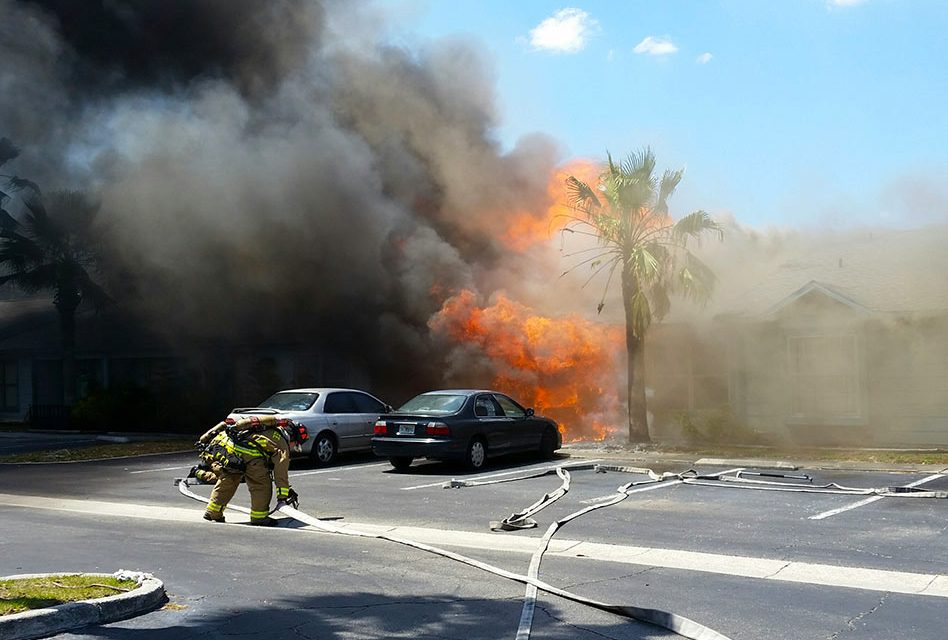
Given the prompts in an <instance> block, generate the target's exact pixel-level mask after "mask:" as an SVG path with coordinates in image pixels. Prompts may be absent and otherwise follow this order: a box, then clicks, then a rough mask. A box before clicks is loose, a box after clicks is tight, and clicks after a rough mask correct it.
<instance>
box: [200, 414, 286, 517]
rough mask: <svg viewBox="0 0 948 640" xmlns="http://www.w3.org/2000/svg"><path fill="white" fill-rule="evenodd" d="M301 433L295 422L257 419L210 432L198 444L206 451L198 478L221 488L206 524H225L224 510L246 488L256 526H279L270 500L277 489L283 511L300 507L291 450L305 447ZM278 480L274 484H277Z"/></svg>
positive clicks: (214, 493) (207, 513)
mask: <svg viewBox="0 0 948 640" xmlns="http://www.w3.org/2000/svg"><path fill="white" fill-rule="evenodd" d="M300 432H301V430H300V429H299V428H297V427H296V425H293V423H292V422H291V421H289V420H285V419H278V418H277V417H276V416H259V417H258V416H252V417H249V418H241V419H240V420H237V421H236V422H234V421H224V422H220V423H218V424H216V425H215V426H213V427H212V428H211V429H209V430H208V431H207V432H206V433H205V434H204V435H202V436H201V438H200V439H199V440H198V442H197V443H196V444H198V445H199V446H200V447H201V448H202V449H203V451H202V453H201V458H202V460H203V463H202V464H201V465H200V466H199V467H196V468H195V469H193V470H192V475H193V476H194V477H197V478H198V479H199V480H201V481H204V482H211V481H213V482H215V484H214V489H213V490H212V491H211V498H210V502H209V503H208V505H207V510H206V511H205V512H204V519H205V520H210V521H212V522H224V508H225V507H226V506H227V503H228V502H230V500H231V498H233V497H234V493H236V491H237V487H238V486H239V485H240V482H241V481H242V480H243V481H246V483H247V489H248V490H249V491H250V524H252V525H257V526H267V527H270V526H273V525H275V524H276V520H274V519H273V518H271V517H270V499H271V498H272V496H273V484H276V487H277V507H278V508H279V507H280V506H282V504H294V505H295V504H298V500H299V498H298V496H297V494H296V492H295V491H293V489H291V488H290V480H289V468H290V448H291V447H293V448H297V449H298V447H299V434H300ZM271 478H272V480H271Z"/></svg>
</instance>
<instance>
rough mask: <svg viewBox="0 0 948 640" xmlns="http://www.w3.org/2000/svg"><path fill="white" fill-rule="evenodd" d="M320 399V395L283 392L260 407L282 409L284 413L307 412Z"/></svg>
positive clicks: (265, 401) (273, 396) (271, 397)
mask: <svg viewBox="0 0 948 640" xmlns="http://www.w3.org/2000/svg"><path fill="white" fill-rule="evenodd" d="M318 397H319V394H318V393H309V392H300V391H281V392H280V393H275V394H273V395H272V396H270V397H269V398H267V399H266V400H264V401H263V402H261V403H260V406H261V407H263V408H265V409H281V410H283V411H306V410H308V409H309V408H310V407H312V406H313V403H314V402H316V398H318Z"/></svg>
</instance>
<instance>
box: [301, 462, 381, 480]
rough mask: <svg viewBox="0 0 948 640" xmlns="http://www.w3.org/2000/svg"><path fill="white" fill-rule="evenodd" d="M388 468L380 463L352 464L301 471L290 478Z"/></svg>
mask: <svg viewBox="0 0 948 640" xmlns="http://www.w3.org/2000/svg"><path fill="white" fill-rule="evenodd" d="M387 466H389V465H388V463H387V462H380V463H378V464H353V465H350V466H348V467H332V468H329V469H319V470H318V471H301V472H300V473H291V474H290V477H291V478H299V477H300V476H313V475H316V474H317V473H335V472H337V471H352V470H354V469H371V468H372V467H387Z"/></svg>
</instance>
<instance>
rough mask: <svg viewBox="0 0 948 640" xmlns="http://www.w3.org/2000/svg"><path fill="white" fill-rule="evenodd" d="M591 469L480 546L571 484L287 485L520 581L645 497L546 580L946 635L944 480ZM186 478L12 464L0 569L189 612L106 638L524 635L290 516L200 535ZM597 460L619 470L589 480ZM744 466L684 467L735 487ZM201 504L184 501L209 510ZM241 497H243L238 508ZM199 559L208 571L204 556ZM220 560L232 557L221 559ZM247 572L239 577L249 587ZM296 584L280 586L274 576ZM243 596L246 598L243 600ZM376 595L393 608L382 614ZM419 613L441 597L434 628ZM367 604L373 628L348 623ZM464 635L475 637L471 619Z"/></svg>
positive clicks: (713, 616) (565, 633)
mask: <svg viewBox="0 0 948 640" xmlns="http://www.w3.org/2000/svg"><path fill="white" fill-rule="evenodd" d="M594 454H595V452H590V453H589V454H585V453H584V454H583V456H584V457H582V458H580V457H577V456H575V455H574V456H573V457H565V456H564V457H561V458H560V459H559V460H557V461H556V464H559V465H567V466H573V467H574V468H573V469H572V470H571V471H569V490H568V492H566V493H565V495H563V496H562V497H560V498H559V499H557V500H555V501H552V502H551V503H550V504H549V505H548V506H546V507H545V508H543V509H542V510H540V511H538V512H536V513H535V514H533V516H532V517H533V519H534V520H536V522H537V525H538V526H537V527H536V528H532V529H525V530H519V531H503V532H492V531H491V530H490V524H491V522H492V521H493V522H496V521H501V520H503V519H505V518H507V517H508V516H511V515H512V514H514V513H517V512H520V511H521V510H523V509H525V508H526V507H528V506H530V505H531V504H534V503H536V502H537V501H538V500H540V499H541V498H542V497H543V496H544V495H547V494H551V493H554V492H556V491H557V490H558V489H560V488H561V487H563V485H564V481H563V480H562V478H561V477H559V476H557V475H556V474H553V473H548V474H547V475H543V476H540V477H526V476H530V475H533V474H535V473H537V472H542V471H544V470H549V469H550V468H551V465H550V463H539V462H537V461H536V460H535V459H531V458H529V457H524V458H514V459H511V460H508V461H503V462H498V463H495V464H493V465H492V466H491V467H490V468H489V469H488V470H486V471H485V472H483V473H478V474H466V473H463V472H460V471H459V470H458V469H457V468H455V467H451V466H448V465H444V464H441V463H429V462H421V463H419V462H416V463H415V464H414V465H413V466H412V467H411V468H410V470H409V472H408V473H402V474H400V473H395V472H393V471H392V470H391V467H390V465H389V464H388V463H387V462H384V461H381V460H378V459H375V458H372V457H370V456H349V457H347V458H344V459H342V460H340V462H339V464H337V465H335V466H333V467H330V468H321V469H313V468H308V467H306V466H304V465H296V464H294V467H293V469H292V470H291V482H292V484H293V486H294V488H295V489H296V490H297V491H298V492H299V494H300V496H301V506H300V508H301V510H302V511H304V512H305V513H308V514H312V515H315V516H316V517H330V516H333V517H341V518H342V519H341V520H333V521H331V522H333V523H335V524H336V525H338V526H341V527H343V529H345V528H349V529H350V530H357V531H369V532H373V533H379V532H384V534H385V535H388V536H391V537H397V538H405V539H410V540H416V541H418V542H421V543H424V544H428V545H432V546H435V547H439V548H443V549H449V550H450V551H452V552H456V553H459V554H462V555H464V556H465V557H469V558H473V559H475V560H478V561H480V562H485V563H489V564H491V565H493V566H495V567H499V568H502V569H503V570H506V571H510V572H513V573H515V574H520V575H523V574H526V573H527V572H528V566H529V565H530V560H531V556H532V555H533V554H534V552H535V550H536V548H537V546H538V544H539V542H540V539H541V537H542V536H543V534H544V532H546V531H547V528H548V527H549V525H550V524H551V523H552V522H554V521H558V520H562V519H564V518H568V517H569V516H570V515H571V514H575V513H577V512H579V511H581V510H586V509H592V507H595V506H597V505H603V504H605V503H607V502H609V501H610V500H615V498H616V496H617V495H618V494H617V488H619V487H620V486H623V485H626V484H627V483H630V482H634V483H640V484H635V485H634V486H631V487H628V488H627V491H628V497H626V498H625V499H624V500H622V501H621V502H617V503H616V504H612V505H610V506H605V507H603V508H599V509H595V510H590V511H589V512H588V513H585V514H584V515H581V516H579V517H576V518H575V519H573V520H571V521H570V522H568V523H567V524H565V525H564V526H563V527H562V529H560V530H559V531H557V533H556V535H555V537H553V541H552V543H551V545H550V548H549V550H548V551H547V552H546V554H545V555H544V556H543V560H542V563H541V565H540V567H539V573H538V575H539V578H540V579H541V580H543V581H545V582H547V583H549V584H551V585H554V586H556V587H559V588H562V589H566V590H568V591H570V592H572V593H575V594H579V595H580V596H582V597H585V598H590V599H595V600H598V601H601V602H607V603H613V604H620V605H634V606H638V607H650V608H654V609H660V610H663V611H667V612H672V613H675V614H679V615H683V616H687V617H688V618H691V619H692V620H694V621H696V622H698V623H700V624H702V625H706V626H708V627H710V628H712V629H714V630H716V631H717V632H719V633H721V634H723V635H724V636H726V637H729V638H733V639H735V640H737V639H742V638H760V637H785V638H846V637H859V638H879V639H880V640H881V639H883V638H893V637H907V638H932V639H935V638H943V637H944V634H943V628H942V622H941V619H942V618H943V616H942V615H941V613H940V612H942V611H943V610H944V606H945V604H946V601H945V598H948V560H946V558H948V554H946V553H945V552H946V550H948V542H946V538H945V532H946V530H948V500H945V499H939V498H938V497H937V496H939V495H940V493H939V492H945V491H948V476H946V475H945V474H943V473H938V472H933V470H931V469H927V470H923V471H920V472H906V471H903V472H901V473H891V472H883V471H878V470H875V471H864V470H863V471H829V470H822V471H821V470H810V469H803V470H799V471H793V472H774V471H773V470H768V469H751V471H752V472H758V473H761V472H762V473H765V474H774V473H776V474H780V473H785V474H789V475H794V476H796V475H799V476H808V477H807V478H805V479H804V478H787V477H782V478H777V477H773V476H772V475H749V476H746V478H749V479H751V480H752V481H756V482H761V481H762V482H773V483H776V484H775V485H759V486H758V487H756V488H753V489H751V488H746V483H744V482H725V481H721V480H711V479H707V480H695V479H694V478H691V477H690V476H686V475H675V476H669V477H668V478H667V479H665V480H662V481H657V482H649V477H648V476H647V475H645V474H642V473H629V472H627V471H619V470H615V469H616V467H617V466H623V461H621V460H616V459H597V458H596V457H595V455H594ZM192 462H193V460H192V458H191V456H188V455H177V456H175V455H172V456H152V457H143V458H134V459H126V460H114V461H103V462H97V463H84V464H76V465H58V466H56V468H55V470H53V469H51V467H50V465H3V466H2V467H0V478H2V483H3V484H2V486H3V487H4V489H3V494H4V495H3V496H0V517H3V518H4V521H5V522H8V523H11V524H10V526H8V527H7V528H8V529H9V532H8V533H7V534H6V535H5V537H4V546H5V549H6V550H7V551H14V550H15V553H9V552H5V553H4V554H3V560H2V561H0V572H2V573H3V574H12V573H18V572H24V571H46V570H57V569H58V570H63V569H83V570H94V569H92V568H91V567H90V568H85V565H86V564H92V565H95V566H96V567H102V568H107V566H108V563H110V562H111V563H113V564H114V563H115V562H123V563H134V564H135V566H134V567H125V566H124V565H123V567H118V566H115V567H113V568H112V569H110V570H115V569H118V568H138V569H142V570H145V571H151V572H154V573H156V574H157V575H159V577H160V578H161V579H163V580H165V582H166V584H167V587H168V590H169V592H170V593H172V594H173V596H172V601H173V603H177V604H179V605H180V606H181V607H183V608H182V609H180V610H174V611H167V610H166V611H159V612H154V613H151V614H148V615H146V616H142V617H141V618H138V619H134V620H129V621H124V622H120V623H114V624H113V625H108V627H115V628H116V629H129V630H131V629H137V630H139V632H140V633H144V634H145V635H144V636H142V637H148V633H154V634H156V635H155V637H159V632H160V631H161V630H162V629H164V630H167V627H168V625H169V624H174V625H180V626H182V627H187V628H188V629H189V630H190V632H193V633H197V632H198V631H197V627H200V626H203V625H211V626H213V627H214V628H215V629H218V630H219V629H220V625H224V626H226V625H227V624H229V623H227V622H225V621H224V620H223V619H222V620H218V619H217V618H214V616H213V615H212V613H211V611H209V610H208V608H209V607H211V606H212V604H213V606H214V607H215V608H216V609H217V610H219V609H221V608H224V609H227V610H230V609H234V608H235V607H236V608H241V607H242V608H244V609H246V611H244V612H243V613H242V614H241V615H246V616H248V617H247V620H248V621H249V620H253V621H254V622H253V624H260V625H263V626H262V627H261V629H260V631H259V632H260V633H261V634H263V633H264V631H265V630H269V631H268V632H269V633H274V630H273V625H272V624H271V625H270V626H266V625H264V621H266V620H270V621H271V622H272V621H273V620H274V619H275V618H279V617H280V616H283V615H286V614H287V612H289V611H297V613H298V616H301V617H297V618H294V620H295V621H296V622H295V623H294V625H291V626H292V627H293V628H294V629H304V630H305V629H309V631H310V632H313V631H318V630H319V629H322V630H323V631H324V632H325V631H326V629H327V627H324V626H322V625H324V624H325V622H326V611H327V609H326V608H325V607H326V606H328V605H327V604H326V602H327V599H330V600H331V601H332V602H334V603H335V604H334V605H333V607H335V608H334V609H332V610H333V611H336V612H346V613H347V615H351V616H352V617H353V620H354V622H353V623H352V624H351V625H348V626H345V628H344V629H343V626H344V625H342V623H341V622H339V624H338V625H337V624H336V623H334V624H333V625H332V632H331V633H329V634H328V635H319V633H315V634H309V635H307V636H306V637H339V638H349V637H352V638H356V637H359V638H361V637H399V636H404V637H435V636H437V637H465V638H470V637H483V638H497V637H511V638H513V637H515V636H516V635H517V632H518V620H519V619H520V615H521V607H522V602H523V597H524V586H523V584H522V583H518V582H516V581H513V580H509V579H506V578H503V577H500V576H497V575H494V574H491V573H488V572H485V571H479V570H477V569H473V568H471V567H470V566H465V565H463V564H461V563H459V562H457V561H454V560H450V559H446V558H443V557H439V556H436V555H433V554H431V553H428V552H424V551H419V550H417V549H412V548H406V547H404V545H398V544H394V543H392V542H389V541H386V540H365V539H359V538H353V537H346V536H339V535H333V536H327V535H325V534H322V533H317V532H312V531H311V530H310V528H309V527H303V526H302V525H300V523H296V522H291V521H289V520H287V521H285V522H284V523H283V526H281V527H280V528H278V529H276V530H271V531H260V530H255V529H249V528H247V527H243V526H241V525H240V524H239V523H241V522H246V520H247V518H246V516H245V515H243V514H240V513H237V512H233V511H228V521H229V523H233V524H227V525H223V526H215V525H211V524H210V523H206V522H203V521H202V520H201V519H200V514H201V510H202V504H201V503H199V502H198V501H195V500H191V499H188V498H186V497H185V496H183V495H181V493H179V492H178V490H177V489H176V488H175V487H174V485H173V479H174V478H175V477H180V476H182V475H185V474H186V472H187V469H188V468H189V467H190V464H192ZM596 464H602V465H606V467H605V468H606V469H613V470H608V471H605V472H597V471H596V470H595V469H594V468H592V467H593V466H594V465H596ZM576 466H581V467H583V468H575V467H576ZM625 466H629V465H625ZM636 466H641V463H640V462H636ZM688 466H689V465H680V464H674V465H670V464H665V465H663V466H659V465H653V471H655V472H657V473H659V474H661V473H663V472H673V473H675V474H682V472H685V471H687V470H688ZM739 467H740V465H736V466H733V467H725V466H702V467H698V468H697V471H699V472H700V473H701V474H702V475H705V476H709V477H713V476H715V475H716V474H722V473H723V472H729V473H728V474H727V475H732V476H733V475H734V473H735V471H736V470H737V469H738V468H739ZM935 471H942V470H935ZM452 480H453V481H454V482H453V483H452ZM500 481H502V482H500ZM694 482H701V484H694ZM831 483H835V485H839V486H843V487H849V488H867V489H868V488H876V489H885V488H887V487H905V486H909V485H915V487H916V488H917V489H918V491H923V490H924V491H926V492H929V493H931V497H914V496H913V497H906V496H899V495H888V496H883V495H878V494H869V495H862V494H853V493H819V492H814V491H816V490H818V489H819V488H820V487H824V486H826V485H830V484H831ZM446 484H448V485H449V486H450V485H452V484H453V485H454V488H445V485H446ZM462 484H464V485H467V486H458V485H462ZM781 484H782V485H802V486H799V487H797V486H778V485H781ZM807 487H810V488H811V489H810V490H806V489H807ZM209 489H210V488H209V487H193V491H194V492H195V493H196V494H198V495H204V496H206V495H208V494H209ZM247 503H248V500H247V494H246V491H245V490H244V489H241V490H240V491H238V494H237V497H236V499H235V502H234V504H236V505H244V506H246V505H247ZM116 534H118V535H116ZM103 536H108V537H109V539H110V540H111V541H112V542H111V543H110V544H111V547H110V549H111V552H106V550H105V549H103V548H102V547H101V540H102V537H103ZM136 540H137V541H140V542H141V544H136V543H134V542H133V541H136ZM10 545H13V546H12V547H11V546H10ZM208 545H213V549H211V550H208V549H207V547H208ZM202 548H204V549H205V550H206V551H205V553H207V554H208V555H209V556H210V557H204V556H202V551H201V550H202ZM267 548H273V549H277V550H279V551H278V555H279V557H280V564H281V566H282V565H285V564H286V563H288V564H289V565H290V566H292V567H293V569H292V571H289V572H288V571H287V570H286V569H285V568H277V567H275V566H274V564H273V563H272V562H267V558H266V554H265V553H264V552H262V551H261V550H262V549H267ZM69 549H71V550H72V553H70V552H69V551H67V550H69ZM228 555H233V556H234V557H239V558H240V563H238V564H230V565H229V564H227V562H226V557H227V556H228ZM202 557H204V559H203V560H202V563H204V564H206V565H207V566H208V567H214V569H210V568H208V571H207V572H206V573H201V572H197V570H196V569H197V568H196V567H195V565H194V562H195V558H202ZM222 562H223V564H221V563H222ZM64 563H65V566H63V565H64ZM37 564H38V565H40V566H35V565H37ZM221 567H225V569H224V573H225V575H226V576H227V579H228V584H227V589H226V590H223V591H222V590H221V588H220V583H219V578H217V577H215V573H214V572H215V571H220V568H221ZM250 567H253V570H252V575H253V578H252V580H250V579H248V578H247V575H246V572H247V571H250V569H249V568H250ZM287 573H290V574H291V575H292V576H293V580H290V581H287V580H286V575H287ZM307 576H312V577H311V578H310V577H307ZM244 579H247V580H248V581H249V582H255V583H256V584H257V585H258V586H259V585H261V584H264V585H267V586H268V587H267V588H268V590H267V593H266V594H261V593H259V589H254V588H252V587H251V585H249V584H247V585H244V582H243V580H244ZM350 583H352V584H350ZM238 584H240V585H241V586H238ZM355 584H358V587H356V586H355ZM245 592H246V593H245ZM234 593H241V594H244V595H242V596H241V599H240V601H239V604H237V603H235V602H234V601H233V595H234ZM212 594H213V595H212ZM518 594H519V595H518ZM378 598H391V599H395V600H396V601H397V602H399V603H402V604H400V605H398V606H390V607H385V606H383V607H381V608H376V607H375V604H377V603H378V602H379V601H378ZM300 599H302V600H303V601H305V603H304V604H305V606H302V607H301V606H300ZM317 602H318V603H319V604H318V605H317V604H314V603H317ZM360 602H361V604H360ZM432 602H438V603H439V604H438V605H437V607H435V608H436V610H437V611H439V613H434V612H433V611H432ZM370 603H374V604H371V607H370V608H371V615H370V616H367V617H365V619H363V618H360V615H361V614H359V611H363V612H365V613H368V611H369V609H366V607H369V605H370ZM537 603H538V604H537V610H536V612H535V613H534V616H533V617H534V623H533V626H532V630H531V631H532V635H531V637H536V638H543V637H548V638H555V637H570V638H572V637H590V638H592V637H609V638H664V637H669V638H671V637H676V636H675V634H672V633H670V632H665V631H662V630H659V629H656V628H655V627H652V626H650V625H642V624H639V623H636V622H634V621H629V620H626V619H623V618H620V617H618V616H615V615H613V614H610V613H605V612H602V611H598V610H595V609H593V608H590V607H588V606H584V605H582V604H580V603H575V602H569V601H567V600H564V599H562V598H560V597H558V596H554V595H549V594H544V593H542V592H541V593H540V594H539V596H538V601H537ZM458 607H460V609H458ZM382 609H387V613H384V614H383V613H382ZM298 610H302V611H303V613H299V611H298ZM419 611H425V613H424V614H423V615H422V614H420V613H419ZM449 611H454V614H452V615H449V614H448V612H449ZM258 618H259V619H258ZM316 618H318V620H317V619H316ZM477 619H480V620H481V625H475V624H473V623H474V621H475V620H477ZM248 624H250V623H249V622H248ZM281 624H282V623H281ZM251 626H253V625H251ZM277 626H280V625H277ZM472 626H473V628H471V627H472ZM254 633H256V632H253V633H250V635H251V636H252V635H253V634H254ZM295 633H296V632H293V634H295ZM307 633H308V632H307ZM69 637H100V636H97V635H96V634H94V633H91V632H90V633H89V634H88V635H82V634H72V635H70V636H69ZM116 637H118V636H116ZM136 637H138V636H137V635H136ZM166 637H167V636H166ZM274 637H298V636H296V635H292V634H290V633H289V632H287V633H286V634H283V635H281V634H280V633H277V635H276V636H274Z"/></svg>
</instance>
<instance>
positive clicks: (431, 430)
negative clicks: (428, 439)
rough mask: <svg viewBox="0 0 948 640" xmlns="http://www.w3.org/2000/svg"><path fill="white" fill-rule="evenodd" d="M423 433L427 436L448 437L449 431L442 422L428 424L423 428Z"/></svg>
mask: <svg viewBox="0 0 948 640" xmlns="http://www.w3.org/2000/svg"><path fill="white" fill-rule="evenodd" d="M425 433H426V434H428V435H429V436H449V435H451V429H450V428H448V425H446V424H445V423H443V422H429V423H428V426H426V427H425Z"/></svg>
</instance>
